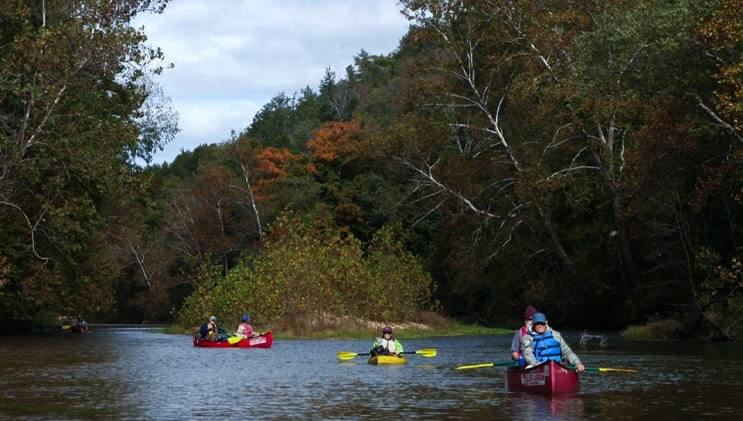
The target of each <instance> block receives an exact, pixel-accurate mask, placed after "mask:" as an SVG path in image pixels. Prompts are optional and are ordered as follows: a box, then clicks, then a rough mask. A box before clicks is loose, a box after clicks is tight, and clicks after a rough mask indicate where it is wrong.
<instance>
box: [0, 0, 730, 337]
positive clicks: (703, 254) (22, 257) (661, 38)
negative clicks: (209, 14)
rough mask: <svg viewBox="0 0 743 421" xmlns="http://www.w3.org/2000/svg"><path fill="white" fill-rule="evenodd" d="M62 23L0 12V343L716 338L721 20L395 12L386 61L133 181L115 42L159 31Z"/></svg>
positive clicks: (142, 57) (129, 11) (676, 11)
mask: <svg viewBox="0 0 743 421" xmlns="http://www.w3.org/2000/svg"><path fill="white" fill-rule="evenodd" d="M72 3H74V2H72ZM79 3H81V4H82V3H86V4H87V3H89V4H91V8H77V9H75V8H73V9H65V8H64V7H61V8H60V9H52V10H47V11H46V17H45V18H44V19H45V20H43V19H42V14H41V13H40V12H41V11H40V10H39V8H38V7H35V6H29V4H36V3H35V2H27V1H22V0H13V1H11V2H9V3H8V6H3V7H2V8H1V9H0V23H1V24H0V84H2V85H1V86H2V91H1V93H0V157H1V160H2V168H0V171H1V172H0V218H2V224H1V225H0V300H1V301H0V316H1V317H2V318H4V319H9V320H11V319H12V320H27V319H35V318H36V319H39V318H41V316H40V314H42V313H44V312H47V313H69V312H83V313H85V314H89V315H91V317H96V318H98V319H100V320H119V321H124V320H126V321H135V322H139V321H143V320H146V321H171V320H176V319H179V320H180V321H182V322H184V323H186V324H188V323H193V322H195V321H196V320H198V319H200V318H203V317H204V316H205V315H207V314H210V313H211V312H217V313H219V314H220V315H222V316H225V317H227V316H230V317H233V316H235V315H237V314H239V313H241V312H242V311H246V310H249V311H252V312H254V314H258V315H259V316H260V317H261V318H262V319H263V320H277V319H283V318H296V317H302V316H303V315H308V314H315V315H317V314H334V315H352V316H359V317H364V318H370V319H384V320H407V319H411V318H415V317H416V314H417V313H419V312H421V311H425V310H435V311H439V312H442V313H444V314H446V315H449V316H453V317H456V318H460V319H462V320H467V321H477V322H480V323H484V324H498V323H505V322H510V321H514V320H516V319H517V318H518V317H519V315H520V313H521V312H522V311H523V307H524V306H525V305H526V304H528V303H532V304H534V305H535V306H537V308H539V309H540V310H544V311H545V312H547V313H548V315H549V318H550V320H553V321H555V323H559V324H561V325H568V326H575V327H601V328H618V327H623V326H626V325H627V324H629V323H637V322H646V321H652V320H660V319H665V318H674V319H676V320H678V321H679V322H681V326H682V328H681V329H682V332H681V334H688V335H702V336H706V337H714V338H731V337H733V336H735V335H736V334H737V333H738V332H739V331H740V322H741V321H743V311H742V309H743V275H742V274H741V258H742V257H743V256H741V255H742V254H743V246H742V245H741V238H742V236H743V229H742V228H741V225H742V224H743V173H742V172H741V168H740V163H741V159H743V153H742V152H741V146H743V102H741V96H743V60H742V58H741V53H743V11H741V9H740V7H739V5H738V2H737V1H735V0H702V1H696V0H675V1H661V0H643V1H624V0H611V1H534V0H523V1H519V0H502V1H501V0H494V1H464V2H462V1H433V0H432V1H425V0H406V1H402V2H401V8H402V9H403V10H402V12H403V13H404V14H405V15H406V16H408V17H409V19H410V22H411V27H410V30H409V32H408V33H407V34H406V35H405V36H404V37H403V39H401V41H400V45H399V48H398V49H397V50H395V51H393V52H390V53H389V54H387V55H370V54H368V53H366V52H364V51H363V50H362V51H361V52H360V53H359V54H358V55H357V56H356V57H353V58H349V62H350V61H351V60H352V61H353V63H352V64H350V65H349V66H348V67H347V68H346V69H345V72H343V73H342V74H339V73H335V72H334V71H332V70H330V69H329V70H328V71H327V72H326V75H325V77H324V78H322V80H320V81H318V86H317V87H316V88H314V87H307V88H305V89H303V90H301V91H299V92H295V93H277V95H276V96H275V97H274V98H273V99H272V100H271V101H270V102H268V103H267V104H265V105H264V106H263V107H262V109H261V110H260V111H259V112H258V113H257V114H256V115H255V117H254V118H253V120H252V122H245V124H246V127H245V128H244V129H241V128H235V132H234V133H233V136H232V138H231V139H228V140H226V141H225V142H223V143H220V144H212V145H203V146H201V147H199V148H197V149H195V150H193V151H188V152H183V153H182V154H181V155H179V156H178V157H177V158H176V159H175V160H174V161H173V162H172V163H168V164H163V165H157V166H149V167H144V168H143V167H141V166H138V165H137V164H136V163H137V162H138V161H137V159H138V158H139V159H142V158H144V159H147V158H149V157H150V156H151V154H152V152H153V151H154V150H156V148H157V147H158V146H160V145H162V144H163V142H166V141H167V140H168V139H169V138H170V137H172V135H173V134H174V131H175V130H176V129H175V123H174V115H173V114H172V112H171V111H169V110H168V107H167V100H166V99H164V98H162V97H161V96H160V95H159V94H158V90H157V88H156V87H154V86H153V85H152V84H151V83H148V82H147V80H148V79H147V77H146V72H143V71H142V70H141V68H143V67H144V66H146V65H147V62H148V61H149V60H152V59H155V58H156V57H158V56H159V51H150V50H147V49H145V48H144V47H143V45H144V44H143V36H142V34H141V33H138V32H137V31H135V30H133V29H131V28H130V27H129V26H128V23H129V22H130V20H131V18H132V16H133V15H134V14H136V12H140V11H143V10H145V9H153V8H155V9H157V8H161V7H164V4H160V3H157V4H154V3H155V2H152V4H151V2H146V1H135V0H129V1H127V2H117V3H118V4H126V5H127V6H126V7H114V6H112V3H110V2H106V1H92V0H91V1H88V2H79ZM47 7H48V6H47ZM176 65H177V63H176ZM245 307H249V308H245Z"/></svg>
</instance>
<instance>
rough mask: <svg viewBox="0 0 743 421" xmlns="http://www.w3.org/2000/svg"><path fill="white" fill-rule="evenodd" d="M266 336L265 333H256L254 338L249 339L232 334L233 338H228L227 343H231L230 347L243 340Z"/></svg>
mask: <svg viewBox="0 0 743 421" xmlns="http://www.w3.org/2000/svg"><path fill="white" fill-rule="evenodd" d="M265 334H266V333H265V332H264V333H256V334H254V335H253V336H248V337H247V338H243V337H242V336H235V335H234V334H232V336H230V337H228V338H227V342H229V344H230V345H235V344H236V343H238V342H240V341H242V340H243V339H250V338H255V337H258V336H263V335H265Z"/></svg>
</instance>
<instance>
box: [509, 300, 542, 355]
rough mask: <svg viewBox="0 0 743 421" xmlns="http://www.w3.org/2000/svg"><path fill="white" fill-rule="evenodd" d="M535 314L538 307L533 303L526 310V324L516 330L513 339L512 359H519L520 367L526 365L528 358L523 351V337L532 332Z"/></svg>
mask: <svg viewBox="0 0 743 421" xmlns="http://www.w3.org/2000/svg"><path fill="white" fill-rule="evenodd" d="M535 314H537V309H536V308H534V306H533V305H528V306H527V307H526V310H524V324H523V326H521V327H520V328H519V329H517V330H516V332H514V334H513V340H512V341H511V359H512V360H514V361H518V362H519V366H520V367H523V366H525V365H526V360H525V359H524V355H523V353H522V352H521V338H523V337H524V336H529V335H530V334H531V323H532V318H533V317H534V315H535Z"/></svg>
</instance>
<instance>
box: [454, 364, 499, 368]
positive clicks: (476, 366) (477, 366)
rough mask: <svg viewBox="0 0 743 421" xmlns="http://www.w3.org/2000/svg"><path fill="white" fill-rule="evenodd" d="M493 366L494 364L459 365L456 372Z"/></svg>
mask: <svg viewBox="0 0 743 421" xmlns="http://www.w3.org/2000/svg"><path fill="white" fill-rule="evenodd" d="M494 365H495V364H494V363H482V364H469V365H460V366H459V367H457V370H469V369H471V368H486V367H492V366H494Z"/></svg>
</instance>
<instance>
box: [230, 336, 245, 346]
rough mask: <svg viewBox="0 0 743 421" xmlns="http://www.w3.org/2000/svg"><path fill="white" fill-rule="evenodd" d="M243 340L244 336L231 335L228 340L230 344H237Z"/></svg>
mask: <svg viewBox="0 0 743 421" xmlns="http://www.w3.org/2000/svg"><path fill="white" fill-rule="evenodd" d="M242 340H243V338H242V336H230V337H229V338H227V342H229V344H230V345H235V344H236V343H238V342H240V341H242Z"/></svg>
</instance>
